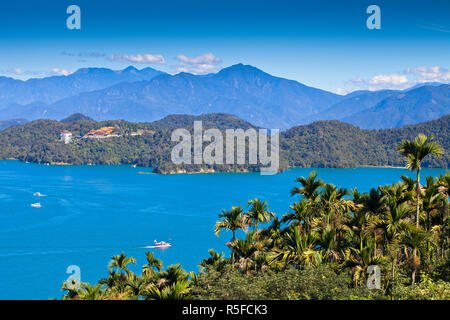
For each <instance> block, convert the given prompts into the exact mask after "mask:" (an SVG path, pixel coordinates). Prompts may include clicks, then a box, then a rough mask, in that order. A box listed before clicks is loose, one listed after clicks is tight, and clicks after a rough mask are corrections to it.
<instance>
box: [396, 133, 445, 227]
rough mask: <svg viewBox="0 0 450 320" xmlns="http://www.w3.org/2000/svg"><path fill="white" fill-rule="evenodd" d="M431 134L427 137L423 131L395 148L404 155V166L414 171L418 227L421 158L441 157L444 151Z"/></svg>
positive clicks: (417, 224) (417, 221)
mask: <svg viewBox="0 0 450 320" xmlns="http://www.w3.org/2000/svg"><path fill="white" fill-rule="evenodd" d="M432 140H433V136H430V137H427V136H426V135H424V134H423V133H421V134H419V135H418V136H417V137H416V138H415V139H414V141H411V140H404V141H402V142H400V144H399V145H398V147H397V149H398V151H399V152H400V154H401V155H402V156H403V157H405V160H406V168H407V169H409V170H411V171H416V173H417V178H416V193H417V199H416V226H417V227H419V204H420V170H421V168H422V160H423V159H424V158H425V157H426V156H428V155H433V156H436V157H441V156H442V154H443V153H444V151H443V150H442V148H441V146H440V145H439V144H437V143H436V142H433V141H432Z"/></svg>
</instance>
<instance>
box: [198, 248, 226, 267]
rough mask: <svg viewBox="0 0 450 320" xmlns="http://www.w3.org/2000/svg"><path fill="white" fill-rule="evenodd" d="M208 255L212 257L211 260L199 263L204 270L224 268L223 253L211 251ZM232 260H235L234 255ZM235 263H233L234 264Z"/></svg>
mask: <svg viewBox="0 0 450 320" xmlns="http://www.w3.org/2000/svg"><path fill="white" fill-rule="evenodd" d="M208 253H209V255H210V257H209V258H207V259H203V260H202V262H200V263H199V266H200V267H201V268H202V270H203V269H206V270H209V269H211V268H212V269H215V270H217V269H220V267H221V266H222V263H223V261H224V259H223V256H224V254H223V253H218V252H216V251H215V250H214V249H209V250H208ZM232 258H233V253H232ZM233 263H234V262H232V264H233Z"/></svg>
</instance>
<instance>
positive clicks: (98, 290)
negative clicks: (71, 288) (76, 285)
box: [78, 283, 107, 300]
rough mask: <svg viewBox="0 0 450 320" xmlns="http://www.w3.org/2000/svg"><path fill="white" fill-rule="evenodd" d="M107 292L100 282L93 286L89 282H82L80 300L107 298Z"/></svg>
mask: <svg viewBox="0 0 450 320" xmlns="http://www.w3.org/2000/svg"><path fill="white" fill-rule="evenodd" d="M106 298H107V297H106V294H105V292H104V290H103V288H102V285H101V284H100V283H97V284H96V285H94V286H92V285H90V284H89V283H82V284H81V289H80V290H79V293H78V299H79V300H106Z"/></svg>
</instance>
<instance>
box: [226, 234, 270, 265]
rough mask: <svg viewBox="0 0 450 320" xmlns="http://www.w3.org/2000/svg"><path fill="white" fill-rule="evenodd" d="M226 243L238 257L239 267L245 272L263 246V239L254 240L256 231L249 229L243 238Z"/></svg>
mask: <svg viewBox="0 0 450 320" xmlns="http://www.w3.org/2000/svg"><path fill="white" fill-rule="evenodd" d="M226 245H227V246H228V247H229V248H230V249H231V250H233V252H234V253H235V254H236V256H237V257H239V261H238V264H239V269H241V270H242V271H243V272H244V273H247V272H248V270H249V269H250V266H251V264H252V259H253V258H255V257H256V256H257V254H258V252H259V251H260V250H262V249H263V248H264V245H265V241H256V231H251V232H249V233H248V234H247V235H246V237H245V239H236V240H234V241H232V242H228V243H227V244H226Z"/></svg>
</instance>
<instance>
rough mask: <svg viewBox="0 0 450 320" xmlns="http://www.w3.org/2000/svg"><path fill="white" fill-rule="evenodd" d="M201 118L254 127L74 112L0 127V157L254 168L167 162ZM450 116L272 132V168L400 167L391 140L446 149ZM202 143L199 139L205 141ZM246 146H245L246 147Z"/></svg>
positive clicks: (438, 162)
mask: <svg viewBox="0 0 450 320" xmlns="http://www.w3.org/2000/svg"><path fill="white" fill-rule="evenodd" d="M194 120H202V121H203V128H204V129H206V128H212V127H215V128H218V129H220V130H222V132H223V130H225V129H227V128H230V129H235V128H242V129H244V130H246V129H249V128H255V127H254V126H252V125H251V124H249V123H247V122H245V121H243V120H241V119H239V118H237V117H235V116H232V115H227V114H207V115H202V116H186V115H176V116H169V117H167V118H165V119H163V120H159V121H156V122H153V123H131V122H126V121H117V120H116V121H103V122H95V121H93V120H92V119H90V118H87V117H84V116H82V115H74V116H72V117H69V118H68V119H66V120H63V121H62V122H58V121H53V120H37V121H33V122H31V123H28V124H26V125H23V126H16V127H13V128H8V129H5V130H2V131H0V159H10V158H14V159H19V160H21V161H29V162H36V163H68V164H87V163H92V164H137V165H139V166H144V167H154V168H155V172H159V173H175V172H200V171H259V166H258V165H249V164H248V157H247V159H246V161H247V164H245V165H206V164H203V165H192V164H183V165H175V164H174V163H173V162H172V161H171V158H170V157H171V150H172V148H173V146H174V145H175V144H176V143H175V142H171V140H170V139H171V133H172V130H173V129H175V128H179V127H184V128H187V129H188V130H190V132H192V130H193V128H192V126H193V121H194ZM449 121H450V116H445V117H443V118H440V119H438V120H433V121H429V122H426V123H422V124H417V125H410V126H405V127H401V128H395V129H386V130H361V129H359V128H357V127H354V126H352V125H349V124H346V123H342V122H339V121H318V122H315V123H312V124H310V125H305V126H298V127H294V128H292V129H290V130H288V131H286V132H283V133H282V134H281V135H280V170H284V169H286V168H287V167H288V166H299V167H319V168H321V167H332V168H348V167H358V166H402V165H403V160H402V158H401V156H400V155H399V154H398V153H397V152H396V150H395V145H396V144H397V143H398V142H399V141H401V140H403V139H412V138H413V137H414V136H416V135H417V134H419V133H425V134H427V135H433V136H435V137H437V138H436V139H437V142H438V143H440V144H441V145H442V147H443V148H444V150H449V149H450V137H449V132H450V130H449ZM103 126H114V127H116V133H119V134H120V135H121V136H120V137H114V138H106V139H82V140H78V141H74V142H73V143H70V144H64V143H63V142H61V141H59V134H60V132H61V131H62V130H64V129H66V130H69V131H71V132H72V133H73V134H74V136H77V135H84V134H86V133H87V132H88V131H90V130H91V129H98V128H100V127H103ZM205 145H207V143H205ZM247 151H248V150H247ZM449 163H450V158H449V154H448V152H445V153H444V155H443V157H442V158H432V159H426V160H424V163H423V166H424V167H442V168H448V166H449Z"/></svg>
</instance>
